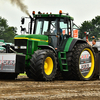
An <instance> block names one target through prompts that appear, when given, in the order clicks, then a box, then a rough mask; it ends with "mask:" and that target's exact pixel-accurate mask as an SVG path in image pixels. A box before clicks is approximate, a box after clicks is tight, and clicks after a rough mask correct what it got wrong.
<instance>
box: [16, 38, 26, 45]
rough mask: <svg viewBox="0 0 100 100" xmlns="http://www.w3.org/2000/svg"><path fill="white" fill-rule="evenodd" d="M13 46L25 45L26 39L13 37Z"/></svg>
mask: <svg viewBox="0 0 100 100" xmlns="http://www.w3.org/2000/svg"><path fill="white" fill-rule="evenodd" d="M15 46H27V40H26V39H15Z"/></svg>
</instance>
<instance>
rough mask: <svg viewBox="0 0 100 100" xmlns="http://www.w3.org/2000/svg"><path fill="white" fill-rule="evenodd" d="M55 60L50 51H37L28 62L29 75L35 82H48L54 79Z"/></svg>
mask: <svg viewBox="0 0 100 100" xmlns="http://www.w3.org/2000/svg"><path fill="white" fill-rule="evenodd" d="M56 60H57V58H56V57H55V53H54V52H53V51H51V50H37V51H35V53H34V54H33V55H32V58H31V60H30V69H29V71H30V75H28V76H31V78H33V79H35V80H42V81H43V80H46V81H50V80H53V79H54V78H55V75H56V71H57V61H56Z"/></svg>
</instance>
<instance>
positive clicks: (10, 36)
mask: <svg viewBox="0 0 100 100" xmlns="http://www.w3.org/2000/svg"><path fill="white" fill-rule="evenodd" d="M16 32H17V28H16V27H13V26H9V25H8V23H7V20H6V19H5V18H2V17H1V16H0V39H4V41H5V42H10V43H14V37H15V35H16Z"/></svg>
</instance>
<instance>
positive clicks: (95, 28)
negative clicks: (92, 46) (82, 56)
mask: <svg viewBox="0 0 100 100" xmlns="http://www.w3.org/2000/svg"><path fill="white" fill-rule="evenodd" d="M84 32H89V39H90V40H92V38H91V37H92V36H95V38H96V39H98V38H100V16H96V17H95V18H94V19H92V20H91V21H84V22H83V23H82V24H81V27H80V31H79V37H80V38H84V37H85V35H84Z"/></svg>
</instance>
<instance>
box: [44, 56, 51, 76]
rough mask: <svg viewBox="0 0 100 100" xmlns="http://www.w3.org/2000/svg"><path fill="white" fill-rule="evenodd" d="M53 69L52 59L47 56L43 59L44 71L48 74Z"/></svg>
mask: <svg viewBox="0 0 100 100" xmlns="http://www.w3.org/2000/svg"><path fill="white" fill-rule="evenodd" d="M52 71H53V60H52V58H51V57H47V58H46V59H45V61H44V72H45V74H46V75H50V74H51V73H52Z"/></svg>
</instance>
